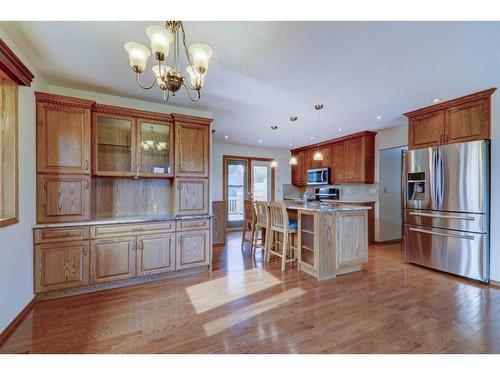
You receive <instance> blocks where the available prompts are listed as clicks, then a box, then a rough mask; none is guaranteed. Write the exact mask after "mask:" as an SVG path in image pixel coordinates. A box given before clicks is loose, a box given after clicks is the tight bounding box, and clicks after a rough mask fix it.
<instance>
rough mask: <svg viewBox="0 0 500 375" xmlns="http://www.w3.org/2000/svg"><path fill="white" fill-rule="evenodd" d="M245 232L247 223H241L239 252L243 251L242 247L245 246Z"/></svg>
mask: <svg viewBox="0 0 500 375" xmlns="http://www.w3.org/2000/svg"><path fill="white" fill-rule="evenodd" d="M246 231H247V223H246V221H244V222H243V233H242V234H241V250H243V245H244V244H245V234H246Z"/></svg>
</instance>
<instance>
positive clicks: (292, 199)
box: [284, 198, 376, 204]
mask: <svg viewBox="0 0 500 375" xmlns="http://www.w3.org/2000/svg"><path fill="white" fill-rule="evenodd" d="M284 201H285V202H290V201H291V202H303V201H304V198H285V199H284ZM310 202H316V201H310ZM323 202H329V203H349V204H351V203H361V204H363V203H375V202H376V201H374V200H371V201H370V200H368V201H367V200H347V199H339V200H337V199H330V200H323Z"/></svg>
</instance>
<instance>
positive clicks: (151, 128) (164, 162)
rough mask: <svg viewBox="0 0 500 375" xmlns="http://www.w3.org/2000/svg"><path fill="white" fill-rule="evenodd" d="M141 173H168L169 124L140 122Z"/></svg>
mask: <svg viewBox="0 0 500 375" xmlns="http://www.w3.org/2000/svg"><path fill="white" fill-rule="evenodd" d="M140 137H141V138H140V139H141V144H140V147H141V150H140V153H141V166H140V171H141V173H170V168H171V166H172V165H171V160H170V148H171V145H170V126H168V125H161V124H152V123H147V122H142V123H141V127H140Z"/></svg>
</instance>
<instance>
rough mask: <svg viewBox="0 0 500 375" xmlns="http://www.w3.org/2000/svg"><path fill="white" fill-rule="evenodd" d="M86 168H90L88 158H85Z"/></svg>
mask: <svg viewBox="0 0 500 375" xmlns="http://www.w3.org/2000/svg"><path fill="white" fill-rule="evenodd" d="M85 170H86V171H88V170H89V161H88V159H87V160H85Z"/></svg>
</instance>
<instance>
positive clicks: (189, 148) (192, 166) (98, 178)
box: [34, 92, 212, 298]
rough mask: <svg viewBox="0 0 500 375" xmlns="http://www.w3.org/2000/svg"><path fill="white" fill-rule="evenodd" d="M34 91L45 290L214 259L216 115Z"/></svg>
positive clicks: (79, 288)
mask: <svg viewBox="0 0 500 375" xmlns="http://www.w3.org/2000/svg"><path fill="white" fill-rule="evenodd" d="M35 96H36V102H37V121H36V129H37V223H38V224H37V225H36V226H35V229H34V246H35V265H34V273H35V277H34V280H35V292H36V293H37V295H38V297H40V298H44V297H50V296H57V295H58V294H57V291H59V292H61V294H70V293H79V292H86V291H89V290H93V289H98V288H99V289H103V288H107V287H114V286H117V285H118V286H119V285H124V282H127V283H135V282H142V281H145V280H148V279H150V278H151V276H152V275H158V276H159V277H163V276H165V277H166V276H167V275H170V274H171V273H172V272H174V271H182V270H186V269H190V270H191V271H195V270H198V269H201V267H204V268H206V267H207V266H209V265H210V262H211V230H210V229H211V219H210V215H209V196H208V193H209V180H208V174H209V170H208V169H209V155H210V150H209V147H210V143H209V134H210V124H211V122H212V120H211V119H207V118H200V117H194V116H188V115H181V114H164V113H154V112H148V111H141V110H135V109H130V108H122V107H116V106H109V105H103V104H98V103H95V102H94V101H92V100H85V99H79V98H72V97H67V96H60V95H54V94H48V93H42V92H37V93H35ZM48 292H51V293H48Z"/></svg>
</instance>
